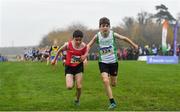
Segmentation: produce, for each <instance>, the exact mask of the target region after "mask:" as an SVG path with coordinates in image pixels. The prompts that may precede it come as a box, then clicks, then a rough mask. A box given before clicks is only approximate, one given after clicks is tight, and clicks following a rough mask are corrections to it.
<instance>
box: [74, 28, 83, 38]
mask: <svg viewBox="0 0 180 112" xmlns="http://www.w3.org/2000/svg"><path fill="white" fill-rule="evenodd" d="M76 37H81V38H83V32H82V31H80V30H75V31H74V33H73V38H76Z"/></svg>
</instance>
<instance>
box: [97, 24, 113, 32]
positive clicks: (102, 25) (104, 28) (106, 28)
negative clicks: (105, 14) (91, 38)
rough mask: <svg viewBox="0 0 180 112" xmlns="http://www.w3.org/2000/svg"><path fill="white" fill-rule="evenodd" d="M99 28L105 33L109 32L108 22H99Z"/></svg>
mask: <svg viewBox="0 0 180 112" xmlns="http://www.w3.org/2000/svg"><path fill="white" fill-rule="evenodd" d="M99 29H100V31H101V32H102V33H105V34H106V33H108V32H109V29H110V26H109V25H108V24H101V25H100V27H99Z"/></svg>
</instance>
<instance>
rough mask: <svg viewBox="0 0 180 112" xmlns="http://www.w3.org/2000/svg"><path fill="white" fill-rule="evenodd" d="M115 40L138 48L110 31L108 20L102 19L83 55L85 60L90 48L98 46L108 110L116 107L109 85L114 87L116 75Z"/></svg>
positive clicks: (123, 37)
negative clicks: (97, 30) (108, 103)
mask: <svg viewBox="0 0 180 112" xmlns="http://www.w3.org/2000/svg"><path fill="white" fill-rule="evenodd" d="M115 38H117V39H120V40H123V41H125V42H127V43H129V44H131V45H132V46H133V47H134V48H136V49H138V46H137V45H136V44H135V43H134V42H132V41H131V40H130V39H129V38H127V37H125V36H122V35H120V34H118V33H115V32H113V31H112V30H110V20H109V19H108V18H106V17H103V18H101V19H100V20H99V32H98V33H97V34H96V35H95V36H94V37H93V39H92V40H91V41H90V42H89V43H88V45H87V49H88V50H87V53H86V54H85V55H84V58H85V57H86V56H87V54H88V51H89V50H90V48H91V46H92V45H93V44H94V43H95V42H97V44H98V46H99V70H100V72H101V77H102V81H103V84H104V87H105V90H106V93H107V96H108V98H109V101H110V105H109V109H113V108H115V107H116V102H115V100H114V98H113V94H112V89H111V85H112V86H116V83H117V74H118V58H117V48H116V44H115ZM110 83H111V84H110Z"/></svg>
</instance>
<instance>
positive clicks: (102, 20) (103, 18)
mask: <svg viewBox="0 0 180 112" xmlns="http://www.w3.org/2000/svg"><path fill="white" fill-rule="evenodd" d="M102 24H108V25H109V26H110V20H109V19H108V18H107V17H102V18H101V19H100V20H99V26H101V25H102Z"/></svg>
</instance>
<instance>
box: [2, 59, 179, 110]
mask: <svg viewBox="0 0 180 112" xmlns="http://www.w3.org/2000/svg"><path fill="white" fill-rule="evenodd" d="M113 94H114V97H115V100H116V102H117V108H116V109H115V110H124V111H127V110H144V111H147V110H156V111H159V110H169V111H171V110H179V111H180V64H178V65H148V64H146V63H145V62H137V61H120V62H119V75H118V84H117V87H115V88H113ZM74 96H75V89H73V90H67V89H66V87H65V77H64V68H63V66H62V64H61V63H59V64H58V66H57V67H52V66H46V64H45V63H40V62H5V63H0V110H44V111H50V110H80V111H84V110H87V111H88V110H96V111H99V110H101V111H103V110H105V111H106V110H108V109H107V107H108V103H109V102H108V98H107V96H106V94H105V92H104V87H103V84H102V81H101V78H100V74H99V70H98V64H97V62H96V61H90V62H88V65H87V66H86V68H85V73H84V81H83V91H82V97H81V104H80V106H74V104H73V100H74Z"/></svg>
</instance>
